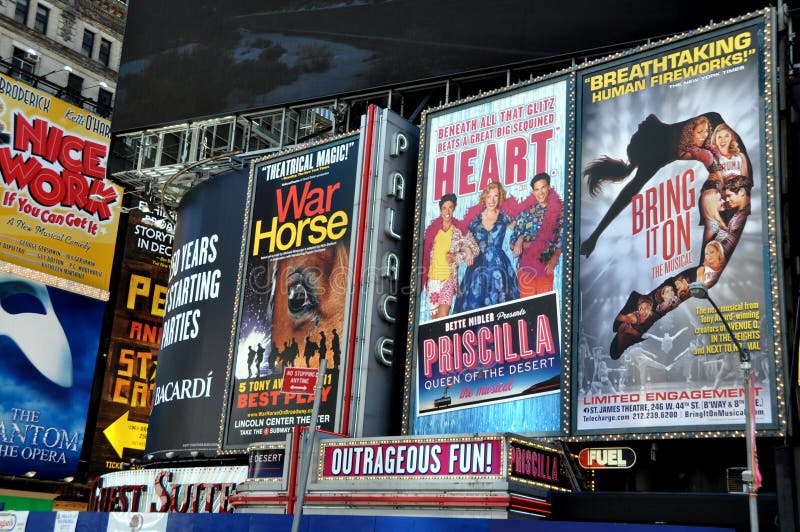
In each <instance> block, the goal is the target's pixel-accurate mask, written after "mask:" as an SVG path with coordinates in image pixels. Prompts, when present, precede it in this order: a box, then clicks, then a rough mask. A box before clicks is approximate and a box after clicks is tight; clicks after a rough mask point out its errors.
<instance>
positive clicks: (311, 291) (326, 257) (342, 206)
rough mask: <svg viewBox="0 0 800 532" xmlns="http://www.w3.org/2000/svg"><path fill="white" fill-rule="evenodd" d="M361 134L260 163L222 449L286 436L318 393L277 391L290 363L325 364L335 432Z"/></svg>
mask: <svg viewBox="0 0 800 532" xmlns="http://www.w3.org/2000/svg"><path fill="white" fill-rule="evenodd" d="M358 143H359V137H358V136H354V135H350V136H347V137H343V138H339V139H336V140H333V141H330V142H327V143H324V144H320V145H317V146H314V147H310V148H305V149H302V150H298V151H293V152H290V153H288V154H285V155H281V156H278V157H275V158H268V159H265V160H262V161H259V162H257V163H254V165H253V168H252V173H251V177H250V179H251V184H252V187H253V202H252V205H253V207H252V215H251V219H250V227H249V230H248V233H247V237H246V246H247V249H246V255H247V258H246V259H245V260H246V262H245V266H244V273H243V279H244V282H243V286H242V291H241V315H240V319H239V327H238V332H237V339H236V344H235V345H236V347H235V351H234V355H233V360H232V369H231V374H232V375H231V377H232V378H231V379H230V392H229V405H228V410H227V418H226V420H225V437H224V443H223V448H225V449H241V448H246V447H247V446H248V445H249V444H251V443H255V442H259V441H270V440H282V439H284V438H285V437H286V433H287V432H290V431H291V430H292V427H293V426H295V425H308V424H309V423H310V419H311V409H312V405H313V402H314V397H313V396H311V395H304V394H298V393H285V392H283V391H282V390H281V388H282V383H283V377H284V371H285V370H286V369H287V368H318V367H319V363H320V360H321V359H322V358H323V357H324V358H325V360H326V364H327V369H326V373H325V377H324V379H323V383H322V386H323V387H322V404H321V405H320V410H319V414H320V415H319V426H320V427H321V428H323V429H325V430H329V431H335V429H336V418H337V407H338V406H339V404H340V401H341V397H340V395H341V390H342V388H343V387H342V385H341V382H340V376H343V375H344V371H343V370H344V368H343V365H342V364H343V362H344V358H343V357H342V353H343V351H344V347H345V339H346V338H347V327H346V321H345V315H346V312H347V308H348V297H349V295H350V292H351V291H350V290H349V289H348V287H349V286H350V277H351V276H350V271H351V266H350V258H351V242H352V239H353V236H354V230H353V220H352V218H353V205H354V203H355V199H354V198H355V191H356V181H357V176H358V174H357V170H358V168H357V167H358Z"/></svg>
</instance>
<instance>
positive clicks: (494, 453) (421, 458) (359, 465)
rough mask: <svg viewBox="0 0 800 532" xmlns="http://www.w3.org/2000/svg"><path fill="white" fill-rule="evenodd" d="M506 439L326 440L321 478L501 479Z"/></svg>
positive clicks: (323, 448) (322, 451)
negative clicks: (364, 441) (356, 441)
mask: <svg viewBox="0 0 800 532" xmlns="http://www.w3.org/2000/svg"><path fill="white" fill-rule="evenodd" d="M503 447H504V442H503V438H502V437H500V436H498V437H496V438H471V437H466V436H464V437H462V438H448V439H443V438H442V439H439V440H438V441H437V440H403V441H398V442H382V443H377V442H376V443H368V442H367V443H361V442H359V443H355V444H349V443H347V442H329V441H324V440H323V441H322V442H320V454H321V455H322V459H321V460H320V465H319V471H318V479H319V480H321V481H322V480H343V479H359V480H367V479H376V480H387V479H389V478H396V479H403V478H405V479H414V478H428V479H446V478H451V479H453V478H458V479H461V480H463V479H465V478H469V477H475V478H484V479H485V478H490V477H493V476H494V477H498V478H499V477H500V476H501V475H502V473H503V465H504V464H503V459H502V458H503Z"/></svg>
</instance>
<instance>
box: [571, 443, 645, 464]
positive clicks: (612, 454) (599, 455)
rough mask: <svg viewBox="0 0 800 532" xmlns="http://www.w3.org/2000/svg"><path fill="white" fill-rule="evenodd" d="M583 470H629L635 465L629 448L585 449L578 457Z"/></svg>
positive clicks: (634, 454)
mask: <svg viewBox="0 0 800 532" xmlns="http://www.w3.org/2000/svg"><path fill="white" fill-rule="evenodd" d="M578 461H579V462H580V464H581V467H582V468H584V469H629V468H631V467H633V464H635V463H636V453H635V452H633V449H631V448H630V447H587V448H586V449H583V450H582V451H581V452H580V454H579V455H578Z"/></svg>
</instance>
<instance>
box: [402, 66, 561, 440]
mask: <svg viewBox="0 0 800 532" xmlns="http://www.w3.org/2000/svg"><path fill="white" fill-rule="evenodd" d="M569 90H570V82H569V80H568V79H567V78H561V79H556V80H551V81H548V82H544V83H539V84H536V85H528V86H523V87H518V88H516V89H514V90H511V91H504V92H500V93H498V94H496V95H492V96H490V97H485V98H481V99H478V100H473V101H470V102H467V103H461V104H457V105H453V106H447V107H444V108H442V109H438V110H434V111H432V112H430V113H427V114H426V116H425V123H424V125H423V130H424V139H423V141H422V146H423V149H424V154H423V156H422V161H423V179H422V180H421V184H420V187H418V198H417V201H418V202H419V205H421V210H420V218H421V219H420V234H419V235H418V244H417V247H416V250H417V253H418V256H419V258H418V259H417V261H418V262H417V271H418V276H416V277H415V279H417V280H418V286H417V289H416V294H417V296H418V297H417V298H416V306H415V308H414V309H413V310H412V316H411V319H412V320H414V323H415V324H416V325H417V329H416V337H415V343H414V347H415V350H416V354H415V357H414V358H415V361H414V367H415V373H414V377H413V380H414V382H413V389H415V390H416V397H415V407H414V411H413V415H414V416H416V419H414V421H413V423H414V429H413V430H414V433H416V434H439V433H452V432H454V431H462V432H463V431H506V430H513V431H516V432H542V433H545V432H550V433H555V432H558V431H559V430H561V426H562V419H561V412H562V410H561V385H562V372H563V370H564V364H563V363H562V359H561V350H562V347H561V346H562V338H561V322H560V306H561V304H562V301H563V298H562V287H563V284H564V282H565V281H564V280H563V279H564V268H565V264H566V265H568V264H569V261H567V262H565V259H564V250H566V249H568V243H565V240H564V239H565V233H564V221H565V216H564V215H565V212H568V209H569V202H570V201H571V195H569V196H570V197H566V195H567V194H569V192H568V190H567V186H566V184H567V183H566V177H567V174H568V167H567V148H568V142H569V139H570V123H569V118H568V117H569V110H570V108H571V101H572V100H571V98H570V97H569V96H568V92H569Z"/></svg>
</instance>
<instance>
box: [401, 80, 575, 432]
mask: <svg viewBox="0 0 800 532" xmlns="http://www.w3.org/2000/svg"><path fill="white" fill-rule="evenodd" d="M562 82H563V83H565V84H566V91H565V92H566V97H565V102H564V105H565V110H564V112H565V115H566V116H565V123H564V126H565V128H566V132H565V145H564V157H565V159H564V191H563V197H562V201H563V216H564V221H563V234H562V239H563V243H562V246H563V247H562V258H561V261H562V264H563V266H562V273H561V276H560V281H561V286H562V288H561V291H560V294H559V297H558V298H557V305H556V306H557V309H558V315H559V325H558V328H559V331H560V337H559V342H560V356H561V383H560V387H559V391H558V393H560V405H559V412H558V413H557V414H556V415H557V416H558V418H559V422H558V424H559V427H558V429H556V430H545V431H535V432H525V431H521V430H518V429H516V428H515V429H514V431H515V432H518V433H521V434H524V435H526V436H529V435H536V436H562V437H563V436H566V435H568V434H569V431H570V427H569V424H570V415H569V412H570V400H571V395H572V394H571V392H570V386H571V377H570V375H571V371H572V359H571V356H570V355H569V354H570V353H571V350H572V346H571V342H572V337H573V334H572V323H571V319H570V318H571V315H572V311H571V308H572V300H571V298H572V292H573V286H572V284H573V280H572V279H573V269H572V268H573V257H572V254H573V247H574V245H573V235H574V230H573V223H574V218H573V212H574V197H575V195H574V187H573V186H572V185H571V183H572V182H573V181H574V170H575V168H574V162H575V158H574V153H575V139H576V136H575V89H576V82H575V73H574V68H573V67H570V68H567V69H563V70H559V71H557V72H554V73H551V74H547V75H544V76H540V77H537V78H534V79H530V80H526V81H522V82H519V83H516V84H513V85H509V86H506V87H503V88H500V89H496V90H492V91H488V92H485V93H481V94H478V95H474V96H469V97H466V98H463V99H459V100H454V101H452V102H448V103H445V104H442V105H439V106H437V107H432V108H428V109H426V110H425V111H423V114H422V119H421V124H420V139H419V157H418V165H417V182H416V189H415V201H416V207H415V211H414V225H413V228H414V241H413V245H412V256H411V264H412V266H411V268H412V271H411V279H410V284H409V294H410V302H409V315H408V334H407V346H408V347H407V353H408V355H407V357H406V364H405V375H404V377H403V382H404V386H403V416H402V421H403V422H402V427H401V430H402V434H404V435H414V436H419V437H424V436H426V435H427V434H423V433H420V434H417V433H416V432H414V425H415V422H416V420H417V417H418V416H419V413H418V412H417V410H418V406H417V404H416V401H417V390H416V388H417V369H418V368H417V364H418V356H417V355H418V349H417V342H418V338H419V325H420V318H419V316H420V308H421V305H420V301H421V297H422V287H421V286H420V285H421V279H422V272H421V270H422V253H423V251H422V246H423V238H424V234H425V229H426V228H425V227H424V214H425V213H424V212H423V207H422V205H423V202H424V201H425V197H426V186H427V182H428V179H429V176H428V175H427V173H426V159H427V157H428V156H429V155H430V152H431V148H430V147H429V146H428V142H429V140H428V139H431V137H432V135H431V127H432V126H431V121H432V119H433V118H435V117H437V116H439V115H446V114H448V113H453V112H456V111H458V110H459V109H466V108H469V107H470V106H473V105H475V104H480V103H481V102H492V101H495V100H499V99H502V98H505V97H508V96H513V95H516V94H520V93H525V92H527V91H535V90H536V89H538V88H540V87H544V86H547V85H556V84H558V83H562ZM430 142H435V140H434V139H431V140H430ZM528 177H531V176H528ZM517 301H519V300H517ZM503 402H506V401H500V402H497V401H493V402H492V404H502V403H503ZM465 408H477V409H480V408H481V406H480V405H474V404H473V405H467V406H466V407H465ZM455 430H456V432H455V433H457V432H463V431H464V430H465V429H464V428H463V427H458V428H456V429H455ZM486 430H487V429H483V428H477V429H476V430H475V431H476V432H485V431H486ZM507 430H510V429H507Z"/></svg>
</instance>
